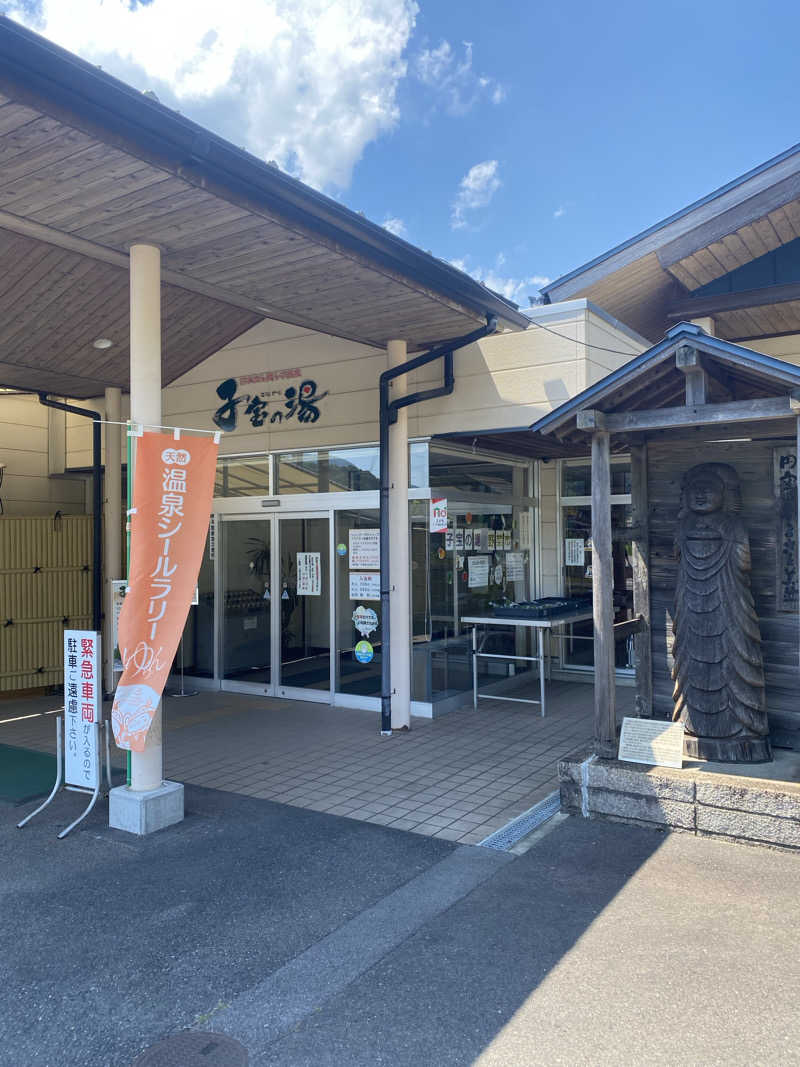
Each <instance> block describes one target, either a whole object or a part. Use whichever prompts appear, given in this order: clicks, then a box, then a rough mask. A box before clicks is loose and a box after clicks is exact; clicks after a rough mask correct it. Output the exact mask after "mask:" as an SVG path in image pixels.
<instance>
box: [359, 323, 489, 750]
mask: <svg viewBox="0 0 800 1067" xmlns="http://www.w3.org/2000/svg"><path fill="white" fill-rule="evenodd" d="M496 331H497V318H496V316H495V315H487V317H486V325H485V326H481V328H480V329H479V330H474V331H473V332H472V333H468V334H467V335H466V336H464V337H459V338H457V339H456V340H453V341H448V342H447V343H446V344H444V345H439V346H438V347H437V348H432V349H431V350H430V351H429V352H424V353H423V354H422V355H420V356H415V357H414V358H413V359H409V360H407V361H406V362H405V363H401V364H400V365H399V366H397V367H392V368H391V369H390V370H386V371H384V372H383V374H382V375H381V376H380V384H379V395H380V408H379V426H380V437H379V441H380V445H379V451H380V483H381V488H380V553H381V627H382V637H381V642H382V649H383V651H382V655H381V734H382V735H383V736H384V737H389V736H391V733H392V667H391V662H390V657H389V638H390V629H391V624H390V620H389V598H390V596H391V589H392V586H391V580H390V576H389V427H390V426H391V425H393V424H394V423H395V422H397V412H398V411H399V409H400V408H407V407H410V406H411V405H412V404H420V403H422V402H423V401H424V400H433V399H435V398H436V397H439V396H449V395H450V394H451V393H452V392H453V389H454V388H455V371H454V368H453V354H454V353H455V352H456V351H457V350H458V349H459V348H465V347H466V346H467V345H471V344H473V343H474V342H475V341H480V339H481V338H482V337H487V336H489V334H493V333H495V332H496ZM437 359H441V360H443V383H442V385H439V386H435V387H434V388H433V389H422V390H420V391H418V392H416V393H408V394H407V395H406V396H401V397H398V398H397V399H396V400H390V399H389V386H390V384H391V382H392V381H393V380H394V379H395V378H399V377H401V376H402V375H403V374H409V373H410V372H411V371H414V370H418V369H419V368H420V367H425V366H427V365H428V364H429V363H434V362H435V361H436V360H437ZM403 489H404V491H405V492H406V493H407V492H408V486H403Z"/></svg>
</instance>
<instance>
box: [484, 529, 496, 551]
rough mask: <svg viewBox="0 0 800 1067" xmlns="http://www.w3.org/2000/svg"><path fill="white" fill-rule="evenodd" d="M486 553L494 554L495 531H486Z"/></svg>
mask: <svg viewBox="0 0 800 1067" xmlns="http://www.w3.org/2000/svg"><path fill="white" fill-rule="evenodd" d="M486 551H487V552H494V530H487V531H486Z"/></svg>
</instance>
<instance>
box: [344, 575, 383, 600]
mask: <svg viewBox="0 0 800 1067" xmlns="http://www.w3.org/2000/svg"><path fill="white" fill-rule="evenodd" d="M380 598H381V576H380V574H378V573H376V572H375V571H350V599H351V600H380Z"/></svg>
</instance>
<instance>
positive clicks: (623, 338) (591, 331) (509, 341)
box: [0, 301, 643, 514]
mask: <svg viewBox="0 0 800 1067" xmlns="http://www.w3.org/2000/svg"><path fill="white" fill-rule="evenodd" d="M533 314H534V318H535V321H537V322H539V323H540V324H541V326H545V327H546V329H542V328H540V327H539V326H537V325H532V326H531V327H530V328H529V329H528V330H526V331H524V332H522V333H507V334H503V335H500V336H496V337H489V338H486V339H484V340H483V341H481V342H479V343H477V344H473V345H470V346H468V347H467V348H464V349H462V350H460V351H458V352H457V353H456V356H455V367H456V385H455V392H454V394H453V395H452V396H449V397H442V398H440V399H438V400H433V401H428V402H426V403H425V404H424V405H420V406H419V407H415V408H412V409H411V410H410V412H409V420H408V421H409V434H410V436H412V437H424V436H428V435H433V434H439V433H448V432H455V431H463V430H489V429H495V428H507V427H521V426H528V425H530V423H532V422H533V421H535V419H537V418H539V417H540V416H541V415H543V414H545V413H546V412H547V411H550V410H552V408H554V407H556V406H558V405H559V404H561V403H563V402H564V401H565V400H567V399H569V398H570V397H572V396H574V395H575V393H577V392H579V391H580V390H581V389H584V388H585V387H586V386H587V385H589V384H591V383H592V382H594V381H597V380H598V379H599V378H601V377H603V376H604V375H605V374H607V373H608V372H609V371H610V370H613V369H614V368H616V367H618V366H620V365H621V364H623V363H625V362H626V360H627V359H628V358H629V357H630V356H633V355H635V354H636V353H637V352H639V351H641V350H642V348H643V345H642V344H639V343H638V341H637V339H636V338H635V336H633V335H631V334H630V332H628V331H626V330H625V329H624V328H622V327H618V326H615V325H614V324H612V323H609V322H608V321H606V319H605V318H604V317H603V316H602V315H601V314H599V313H597V312H596V311H594V310H593V309H592V308H591V306H590V305H588V304H587V303H586V302H585V301H571V302H569V304H565V305H564V306H559V305H553V306H551V307H546V308H541V309H537V310H536V312H534V313H533ZM587 345H588V347H587ZM605 349H611V351H605ZM385 367H386V355H385V353H384V352H383V351H381V350H376V349H372V348H368V347H366V346H364V345H358V344H355V343H353V342H349V341H343V340H340V339H338V338H335V337H330V336H327V335H325V334H320V333H315V332H313V331H309V330H303V329H301V328H299V327H295V326H288V325H285V324H283V323H278V322H274V321H271V320H267V321H264V322H262V323H260V324H259V325H258V326H255V327H254V328H253V329H252V330H249V331H248V332H247V333H245V334H243V335H242V336H241V337H239V338H237V339H236V340H235V341H233V342H232V343H231V344H229V345H227V346H226V347H225V348H223V349H222V350H220V351H219V352H217V353H216V354H215V355H213V356H211V357H209V359H207V360H205V361H204V362H203V363H201V364H200V365H199V366H198V367H196V368H195V369H194V370H192V371H190V372H189V373H188V374H185V375H183V377H181V378H179V379H178V380H177V381H176V382H174V383H173V384H172V385H170V386H168V387H167V388H166V389H165V390H164V406H163V411H164V415H163V417H164V421H165V423H166V424H167V425H179V426H186V427H190V428H194V429H204V430H212V429H214V428H215V426H214V422H213V417H212V416H213V414H214V411H215V410H216V409H217V408H218V407H219V405H220V404H221V400H220V398H219V397H218V396H217V392H216V390H217V387H218V385H219V384H220V383H221V382H222V381H223V380H224V379H226V378H236V379H237V380H238V381H239V385H238V390H237V396H243V395H246V394H253V393H265V392H272V391H275V392H276V394H277V395H275V396H270V397H268V398H267V399H268V402H269V407H268V412H269V415H271V414H272V413H273V412H274V411H275V410H281V411H284V410H285V409H284V407H283V405H284V402H285V398H284V396H283V393H284V391H285V389H286V388H287V387H288V386H290V385H294V386H297V385H299V383H300V382H301V381H303V380H304V379H306V378H311V379H312V380H314V381H315V382H316V383H317V391H318V393H320V394H324V393H327V395H326V396H324V397H323V399H322V400H321V401H320V404H319V409H320V418H319V419H318V421H317V422H315V423H310V422H306V423H301V422H299V421H298V419H297V417H296V416H295V417H294V418H292V419H290V420H288V421H285V422H278V423H274V424H273V423H271V422H269V416H268V419H267V421H265V423H264V424H263V425H262V426H261V427H254V426H252V425H251V422H250V419H249V418H247V417H245V414H244V409H245V406H246V404H245V403H242V404H240V405H239V407H238V425H237V428H236V430H235V431H234V432H232V433H225V434H224V435H223V439H222V446H221V449H222V451H223V452H224V453H236V452H267V451H275V450H279V449H287V448H314V447H323V446H325V445H345V444H359V443H367V442H375V441H377V439H378V379H379V377H380V374H381V372H382V371H383V370H384V369H385ZM298 370H299V371H300V372H301V376H300V377H286V378H279V379H276V380H275V381H272V382H264V381H261V382H253V383H245V382H244V381H242V380H241V379H242V378H243V377H244V376H245V375H248V374H264V373H267V372H277V371H298ZM410 377H411V381H410V383H409V388H410V389H416V388H427V387H430V386H431V385H434V384H437V383H438V382H440V381H441V367H440V366H436V367H432V368H425V369H424V370H423V371H421V372H418V373H417V374H415V375H411V376H410ZM14 405H16V406H14ZM83 406H85V407H90V408H93V409H95V410H99V411H100V412H101V413H102V412H103V400H102V398H98V399H95V400H92V401H87V402H84V403H83ZM127 410H128V409H127V397H123V418H125V416H126V414H127ZM57 418H60V416H58V417H57ZM47 427H48V414H47V411H46V410H45V409H44V408H42V407H41V406H40V405H39V404H38V403H37V402H35V401H34V400H32V399H29V398H14V397H7V398H3V397H1V396H0V447H2V448H4V452H5V455H4V458H3V459H0V462H6V463H7V464H8V470H7V472H6V485H5V486H4V492H3V497H4V499H7V500H8V502H9V506H13V508H14V511H15V512H16V513H18V514H19V513H20V507H21V505H22V504H23V502H24V509H25V511H26V512H27V513H28V514H37V513H41V512H48V511H50V510H55V508H56V507H61V509H62V510H65V511H66V510H72V511H82V510H84V489H83V483H82V482H81V481H80V480H79V479H72V480H70V481H63V480H57V479H54V478H48V469H49V468H48V429H47ZM91 440H92V438H91V423H90V421H89V420H87V419H82V418H80V417H78V416H73V415H70V416H67V417H66V419H63V420H62V421H61V423H56V424H54V428H53V430H52V432H51V434H50V437H49V446H50V449H51V451H53V449H54V445H55V446H58V447H56V448H55V452H56V453H57V452H58V450H59V448H62V449H63V450H64V462H65V464H66V467H67V468H71V469H75V468H88V467H89V466H90V465H91V462H92V452H91ZM52 469H57V468H52ZM12 502H13V503H12Z"/></svg>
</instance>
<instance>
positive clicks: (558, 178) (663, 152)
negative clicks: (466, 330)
mask: <svg viewBox="0 0 800 1067" xmlns="http://www.w3.org/2000/svg"><path fill="white" fill-rule="evenodd" d="M0 11H4V12H7V13H9V14H11V15H12V17H15V18H17V19H19V20H20V21H24V22H26V24H27V25H29V26H31V27H32V28H34V29H36V30H37V31H38V32H41V33H43V34H44V35H45V36H47V37H50V38H51V39H52V40H54V41H56V42H58V43H59V44H62V45H63V46H64V47H66V48H69V49H70V50H71V51H74V52H77V53H78V54H79V55H82V56H84V58H86V59H88V60H90V61H92V62H95V63H99V64H100V65H102V66H103V68H104V69H106V70H108V71H109V72H110V73H113V74H116V75H117V76H119V77H121V78H123V79H124V80H126V81H128V82H129V83H130V84H133V85H135V86H136V87H137V88H140V89H145V88H150V89H153V90H154V91H155V92H156V93H157V94H158V96H159V98H160V99H161V100H162V102H164V103H166V104H169V105H170V106H173V107H177V108H179V109H180V110H181V111H182V112H183V113H184V114H186V115H188V116H189V117H191V118H194V119H196V120H197V121H198V122H201V123H203V124H204V125H207V126H209V127H210V128H212V129H215V130H216V131H218V132H220V133H221V134H223V135H224V136H226V137H228V138H229V139H231V140H232V141H234V142H235V143H237V144H239V145H243V146H245V147H247V148H249V149H250V150H251V151H253V152H254V153H255V154H257V155H260V156H262V157H263V158H268V159H273V160H276V161H277V162H278V163H279V164H280V165H281V166H283V167H284V168H285V169H287V170H289V171H290V172H291V173H293V174H295V175H297V176H298V177H301V178H302V179H303V180H306V181H308V182H310V183H311V184H313V185H315V186H316V187H317V188H320V189H322V190H323V191H325V192H327V193H329V194H330V195H333V196H336V197H337V198H338V199H341V200H342V201H343V202H344V203H346V204H347V205H348V206H350V207H352V208H353V209H355V210H357V211H363V212H364V214H365V215H367V216H368V217H369V218H371V219H373V220H375V221H376V222H380V223H384V224H386V225H388V226H389V227H390V228H393V229H394V230H396V231H397V232H399V233H400V234H401V236H404V237H406V238H407V239H408V240H409V241H411V242H412V243H414V244H417V245H419V246H420V247H422V248H424V249H428V250H430V251H431V252H433V253H434V254H435V255H437V256H440V257H441V258H443V259H446V260H449V261H451V262H454V263H456V264H457V265H459V266H461V267H463V269H465V270H468V271H469V272H470V273H473V274H474V275H475V276H476V277H480V278H481V279H482V280H485V281H486V282H487V284H490V285H492V286H493V287H494V288H497V289H500V290H501V291H503V292H504V293H505V294H506V295H507V296H510V297H511V298H512V299H516V300H517V301H518V302H520V303H522V304H523V305H524V304H527V302H528V300H527V298H528V295H529V294H535V293H536V292H537V291H538V288H539V285H541V284H542V283H543V282H544V281H545V280H546V279H551V278H555V277H558V276H559V275H560V274H563V273H566V272H567V271H569V270H571V269H573V268H574V267H576V266H578V265H580V264H581V263H583V262H585V261H586V260H588V259H591V258H592V257H593V256H595V255H597V254H599V253H601V252H603V251H605V250H607V249H608V248H610V247H611V246H612V245H614V244H616V243H618V242H619V241H621V240H624V239H626V238H627V237H630V236H632V235H633V234H634V233H636V232H637V231H639V230H641V229H644V228H645V227H647V226H649V225H651V224H652V223H654V222H656V221H657V220H659V219H660V218H663V217H664V216H666V215H668V214H670V213H671V212H672V211H675V210H677V209H679V208H681V207H683V206H684V205H686V204H688V203H689V202H691V201H692V200H694V199H697V198H698V197H700V196H703V195H704V194H706V193H708V192H710V191H711V190H712V189H714V188H716V187H717V186H719V185H722V184H723V183H724V182H726V181H728V180H730V179H731V178H733V177H735V176H737V175H739V174H741V173H743V172H744V171H746V170H748V169H749V168H750V167H752V166H755V165H756V164H758V163H760V162H762V161H763V160H765V159H767V158H768V157H769V156H771V155H774V154H776V153H777V152H780V151H782V150H783V149H785V148H787V147H788V146H790V145H791V144H794V143H795V142H796V141H800V129H799V128H798V127H799V126H800V121H799V120H798V116H799V115H800V106H799V105H800V88H799V87H798V79H797V75H796V71H797V41H798V40H799V39H800V5H798V4H797V3H796V2H795V3H790V2H777V0H766V2H764V3H762V4H761V5H759V7H758V8H757V9H756V8H755V7H754V6H753V5H752V4H751V3H748V4H744V3H737V2H735V0H727V2H724V3H723V2H718V0H693V2H684V0H679V2H675V0H663V2H661V3H654V2H647V0H645V2H644V3H643V2H642V0H639V2H637V3H633V2H628V0H612V2H609V3H605V4H600V3H597V2H589V0H575V2H573V3H570V4H564V3H562V4H561V5H553V4H544V3H539V2H523V0H517V2H516V3H508V2H505V0H495V2H494V3H491V4H487V3H486V0H483V2H482V3H478V2H476V0H459V2H452V0H451V2H447V0H437V2H431V0H419V2H414V0H226V2H225V3H224V4H220V3H219V2H218V0H150V2H149V3H146V4H145V3H137V2H136V0H133V2H131V0H102V2H101V0H0Z"/></svg>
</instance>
